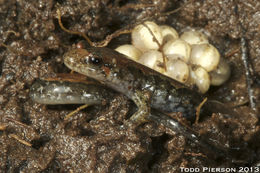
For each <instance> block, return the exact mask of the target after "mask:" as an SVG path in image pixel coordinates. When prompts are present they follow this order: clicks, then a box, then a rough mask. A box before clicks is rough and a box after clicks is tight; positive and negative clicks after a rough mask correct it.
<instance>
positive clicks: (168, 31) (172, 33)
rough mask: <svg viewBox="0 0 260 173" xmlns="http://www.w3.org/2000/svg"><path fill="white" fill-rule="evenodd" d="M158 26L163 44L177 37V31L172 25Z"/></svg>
mask: <svg viewBox="0 0 260 173" xmlns="http://www.w3.org/2000/svg"><path fill="white" fill-rule="evenodd" d="M160 28H161V32H162V36H163V44H165V43H167V42H168V41H170V40H176V39H178V38H179V34H178V32H177V31H176V30H175V29H174V28H173V27H170V26H168V25H161V26H160Z"/></svg>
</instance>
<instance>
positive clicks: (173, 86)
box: [64, 47, 207, 123]
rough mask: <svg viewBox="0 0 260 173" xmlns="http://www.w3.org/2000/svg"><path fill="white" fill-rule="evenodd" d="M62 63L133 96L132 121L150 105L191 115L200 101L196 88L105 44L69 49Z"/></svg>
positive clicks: (142, 117) (140, 117) (142, 115)
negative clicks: (102, 45)
mask: <svg viewBox="0 0 260 173" xmlns="http://www.w3.org/2000/svg"><path fill="white" fill-rule="evenodd" d="M64 63H65V65H66V66H67V67H68V68H70V69H71V70H73V71H76V72H78V73H80V74H83V75H86V76H88V77H90V78H93V79H95V80H97V81H99V82H101V83H103V84H104V85H106V86H108V87H110V88H112V89H114V90H116V91H118V92H120V93H123V94H125V95H126V96H127V97H128V98H130V99H131V100H133V101H134V103H135V104H136V105H137V107H138V108H139V109H138V110H137V111H136V113H134V114H133V115H132V116H131V118H130V120H132V121H135V122H139V123H142V122H145V121H146V118H147V116H148V115H149V111H150V107H152V108H154V109H157V110H160V111H163V112H166V113H172V112H181V113H182V114H183V116H184V117H194V115H195V113H196V108H197V106H198V105H199V104H200V103H201V102H202V101H203V97H202V96H201V95H200V94H199V93H197V92H196V91H193V90H191V89H189V88H187V87H185V86H184V85H183V84H181V83H179V82H177V81H175V80H173V79H171V78H169V77H167V76H164V75H162V74H161V73H159V72H157V71H154V70H152V69H150V68H148V67H146V66H144V65H142V64H139V63H137V62H135V61H133V60H130V59H128V58H127V57H126V56H125V55H123V54H120V53H118V52H116V51H114V50H112V49H109V48H104V47H102V48H99V47H91V48H86V49H72V50H70V51H69V52H67V53H65V54H64ZM205 107H206V108H207V102H206V103H205V105H204V106H203V107H202V109H205Z"/></svg>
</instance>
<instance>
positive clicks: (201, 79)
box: [190, 67, 210, 93]
mask: <svg viewBox="0 0 260 173" xmlns="http://www.w3.org/2000/svg"><path fill="white" fill-rule="evenodd" d="M190 78H191V79H190V80H191V81H193V82H194V83H195V84H196V86H197V87H198V89H199V91H200V92H201V93H206V92H207V91H208V89H209V87H210V77H209V74H208V72H207V71H206V70H205V69H204V68H202V67H197V68H194V69H191V71H190Z"/></svg>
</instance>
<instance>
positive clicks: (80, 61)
mask: <svg viewBox="0 0 260 173" xmlns="http://www.w3.org/2000/svg"><path fill="white" fill-rule="evenodd" d="M64 64H65V65H66V66H67V67H68V68H70V69H71V70H73V71H76V72H78V73H81V74H84V75H86V76H89V77H92V78H95V79H99V78H100V77H102V76H104V69H103V67H104V62H103V58H102V56H100V55H98V54H96V51H94V52H93V51H88V50H86V49H73V50H70V51H69V52H67V53H66V54H65V55H64Z"/></svg>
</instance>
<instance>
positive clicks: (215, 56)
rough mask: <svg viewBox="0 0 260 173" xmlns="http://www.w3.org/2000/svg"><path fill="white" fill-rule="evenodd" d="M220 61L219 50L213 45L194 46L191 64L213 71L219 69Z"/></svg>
mask: <svg viewBox="0 0 260 173" xmlns="http://www.w3.org/2000/svg"><path fill="white" fill-rule="evenodd" d="M219 59H220V54H219V52H218V50H217V49H216V48H215V47H214V46H212V45H211V44H199V45H192V49H191V56H190V62H191V63H192V64H195V65H199V66H201V67H203V68H204V69H205V70H207V71H208V72H209V71H212V70H214V69H216V68H217V66H218V63H219Z"/></svg>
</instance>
